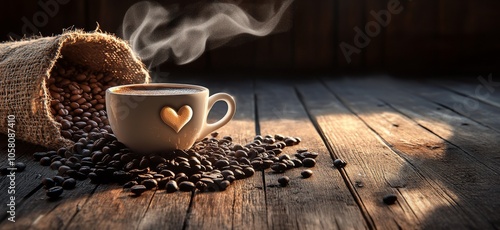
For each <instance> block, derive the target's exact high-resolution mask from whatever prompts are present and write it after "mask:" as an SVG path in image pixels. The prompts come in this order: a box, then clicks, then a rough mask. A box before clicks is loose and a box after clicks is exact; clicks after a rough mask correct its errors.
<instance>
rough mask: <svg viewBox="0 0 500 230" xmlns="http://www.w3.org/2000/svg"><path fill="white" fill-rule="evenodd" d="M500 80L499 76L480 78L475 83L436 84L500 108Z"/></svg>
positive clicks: (450, 82)
mask: <svg viewBox="0 0 500 230" xmlns="http://www.w3.org/2000/svg"><path fill="white" fill-rule="evenodd" d="M498 79H500V78H499V77H497V76H493V74H491V75H482V76H478V77H477V78H476V79H475V80H476V81H474V82H469V83H463V82H454V81H437V82H436V83H435V84H437V85H439V86H441V87H444V88H446V89H448V90H451V91H453V92H455V93H457V94H461V95H462V96H466V97H471V98H474V99H476V100H478V101H482V102H484V103H486V104H490V105H493V106H495V107H498V108H500V82H498Z"/></svg>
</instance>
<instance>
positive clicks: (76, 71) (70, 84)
mask: <svg viewBox="0 0 500 230" xmlns="http://www.w3.org/2000/svg"><path fill="white" fill-rule="evenodd" d="M116 85H118V83H117V82H116V81H115V78H114V76H113V74H112V73H109V72H99V71H92V70H91V69H89V68H88V67H84V66H81V65H77V64H75V63H71V62H69V61H67V60H64V59H60V60H59V61H58V62H57V63H56V66H55V67H54V68H53V69H52V72H51V78H50V79H49V80H48V81H47V88H48V89H49V90H50V95H51V97H52V100H51V102H50V105H51V109H50V111H51V114H52V115H53V116H54V117H55V120H56V121H57V122H59V123H60V124H61V135H62V136H63V137H65V138H67V139H70V140H73V141H78V139H80V138H81V137H83V136H85V134H86V133H89V132H91V131H92V132H109V133H111V132H112V131H111V128H110V126H109V123H108V117H107V114H106V110H105V108H106V104H105V103H106V100H105V93H106V90H107V89H108V88H109V87H113V86H116Z"/></svg>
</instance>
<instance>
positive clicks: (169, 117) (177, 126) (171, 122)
mask: <svg viewBox="0 0 500 230" xmlns="http://www.w3.org/2000/svg"><path fill="white" fill-rule="evenodd" d="M160 117H161V119H162V120H163V122H164V123H165V124H167V125H168V126H170V128H172V129H173V130H174V131H175V132H176V133H179V131H181V129H182V127H184V126H185V125H186V124H187V123H188V122H189V121H190V120H191V118H192V117H193V110H192V109H191V107H190V106H189V105H183V106H182V107H181V108H180V109H179V110H178V111H177V112H176V111H175V110H174V109H172V108H170V107H168V106H165V107H163V108H162V109H161V112H160Z"/></svg>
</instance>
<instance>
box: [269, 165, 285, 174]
mask: <svg viewBox="0 0 500 230" xmlns="http://www.w3.org/2000/svg"><path fill="white" fill-rule="evenodd" d="M271 169H272V170H273V171H274V172H276V173H283V172H285V170H286V169H287V165H286V164H285V163H275V164H273V165H272V166H271Z"/></svg>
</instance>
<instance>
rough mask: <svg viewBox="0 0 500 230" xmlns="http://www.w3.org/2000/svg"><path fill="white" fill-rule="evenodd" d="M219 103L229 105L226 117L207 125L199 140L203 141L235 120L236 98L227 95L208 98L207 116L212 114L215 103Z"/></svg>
mask: <svg viewBox="0 0 500 230" xmlns="http://www.w3.org/2000/svg"><path fill="white" fill-rule="evenodd" d="M218 101H224V102H226V103H227V112H226V114H225V115H224V117H222V118H221V119H220V120H218V121H217V122H215V123H207V124H206V125H205V127H204V128H203V129H202V131H201V132H200V136H199V137H198V140H201V139H203V138H204V137H205V136H207V135H208V134H210V133H212V132H213V131H215V130H217V129H218V128H220V127H222V126H224V125H226V124H227V123H228V122H229V121H230V120H231V119H232V118H233V116H234V113H235V112H236V102H235V101H234V98H233V97H232V96H231V95H229V94H227V93H216V94H214V95H212V96H210V97H209V98H208V108H207V116H208V114H209V113H210V110H212V107H213V106H214V104H215V102H218Z"/></svg>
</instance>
